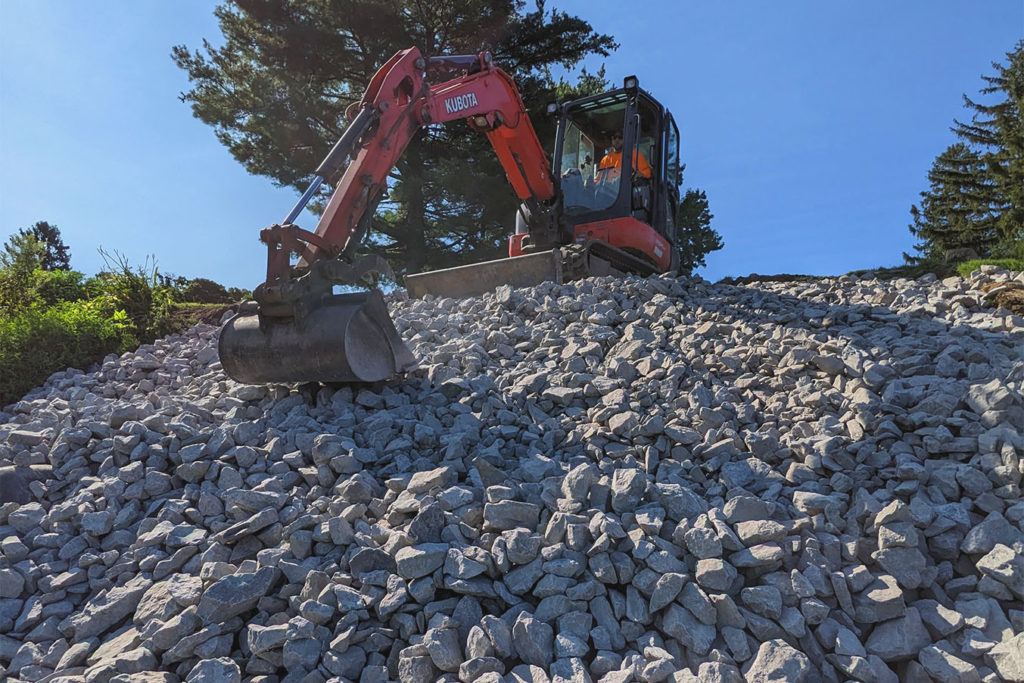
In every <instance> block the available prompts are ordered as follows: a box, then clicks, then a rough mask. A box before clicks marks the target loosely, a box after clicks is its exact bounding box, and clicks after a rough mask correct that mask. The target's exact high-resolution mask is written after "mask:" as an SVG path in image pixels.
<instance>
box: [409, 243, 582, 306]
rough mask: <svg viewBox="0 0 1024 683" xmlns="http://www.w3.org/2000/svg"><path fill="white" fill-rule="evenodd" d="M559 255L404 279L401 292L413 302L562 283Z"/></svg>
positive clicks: (540, 254)
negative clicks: (436, 297) (431, 297)
mask: <svg viewBox="0 0 1024 683" xmlns="http://www.w3.org/2000/svg"><path fill="white" fill-rule="evenodd" d="M562 258H563V257H562V253H561V251H560V250H558V249H553V250H551V251H541V252H537V253H535V254H527V255H526V256H515V257H513V258H501V259H495V260H493V261H484V262H482V263H474V264H470V265H468V266H456V267H455V268H445V269H444V270H431V271H428V272H426V273H419V274H417V275H406V276H405V288H406V290H407V291H408V292H409V296H410V297H412V298H413V299H422V298H423V297H424V296H425V295H427V294H433V295H434V296H438V297H453V298H460V297H468V296H478V295H480V294H483V293H484V292H489V291H491V290H493V289H496V288H497V287H499V286H500V285H510V286H512V287H532V286H534V285H537V284H540V283H541V282H545V281H551V282H558V283H561V282H562V281H563V272H562Z"/></svg>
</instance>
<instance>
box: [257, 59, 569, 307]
mask: <svg viewBox="0 0 1024 683" xmlns="http://www.w3.org/2000/svg"><path fill="white" fill-rule="evenodd" d="M442 68H444V69H460V68H461V69H466V71H467V73H466V74H465V75H463V76H459V77H457V78H453V79H451V80H449V81H446V82H444V83H439V84H437V85H433V86H432V85H430V84H429V82H428V81H427V73H428V72H429V71H431V70H434V69H442ZM349 112H350V114H351V118H350V122H349V125H348V128H347V129H346V131H345V133H344V134H343V135H342V138H341V139H340V140H339V141H338V144H336V145H335V147H334V148H333V149H332V150H331V152H330V154H329V155H328V157H327V159H325V160H324V162H323V163H322V164H321V165H320V167H319V168H318V169H317V173H316V178H315V179H314V182H313V183H312V184H311V185H310V188H309V189H307V191H306V192H305V193H304V194H303V196H302V198H301V199H300V200H299V202H298V203H297V204H296V206H295V207H294V208H293V209H292V211H291V212H290V213H289V214H288V217H287V218H286V220H285V221H284V223H283V224H281V225H275V226H273V227H271V228H268V229H267V230H264V231H263V232H262V233H261V239H262V241H263V242H265V243H266V244H267V246H268V250H269V256H268V262H267V282H266V287H274V286H275V285H276V284H278V283H285V282H287V281H288V279H289V278H290V277H291V266H290V255H291V254H292V253H298V254H300V255H301V256H302V261H303V262H304V263H305V264H306V265H309V264H311V263H313V262H315V261H316V260H318V259H322V258H334V257H337V256H339V255H342V254H350V253H351V252H352V251H353V249H354V247H355V246H357V244H358V243H359V241H360V240H361V239H362V237H363V235H364V234H365V231H366V230H367V228H368V227H369V223H370V220H371V219H372V217H373V213H374V211H375V209H376V207H377V203H378V201H379V200H380V198H381V197H382V196H383V195H384V194H385V193H386V191H387V180H388V175H389V174H390V173H391V170H392V169H393V168H394V167H395V164H396V163H397V162H398V160H399V159H400V158H401V156H402V154H403V153H404V152H405V149H406V147H407V146H408V145H409V142H410V141H411V140H412V139H413V137H414V136H415V134H416V133H417V131H419V129H421V128H423V127H425V126H430V125H434V124H442V123H448V122H450V121H455V120H458V119H462V120H465V121H466V122H467V123H468V124H469V125H470V127H471V128H473V129H474V130H476V131H479V132H481V133H484V134H485V135H486V136H487V139H488V140H489V141H490V143H491V145H492V146H493V148H494V151H495V153H496V154H497V157H498V160H499V161H500V162H501V165H502V167H503V168H504V170H505V174H506V176H507V177H508V180H509V183H510V184H511V186H512V189H513V191H514V192H515V194H516V196H517V197H518V198H519V199H520V200H521V201H523V202H525V203H527V204H528V205H533V204H539V203H540V202H545V201H549V200H551V199H552V198H553V197H554V195H555V187H554V184H553V181H552V179H551V170H550V165H549V163H548V160H547V157H546V155H545V153H544V148H543V147H542V145H541V143H540V140H538V139H537V134H536V132H535V131H534V129H533V124H531V123H530V118H529V116H528V115H527V112H526V108H525V106H524V105H523V100H522V98H521V97H520V95H519V90H518V88H517V87H516V84H515V81H513V79H512V77H511V76H509V75H508V74H507V73H505V72H504V71H502V70H501V69H499V68H498V67H496V66H495V65H494V64H493V62H492V61H491V57H490V54H489V53H486V52H485V53H481V54H479V55H465V56H453V57H437V58H431V59H427V58H424V57H423V56H422V55H421V54H420V51H419V50H418V49H416V48H410V49H408V50H403V51H401V52H399V53H397V54H396V55H395V56H394V57H392V58H391V59H390V60H389V61H388V62H387V63H386V64H385V65H384V66H382V67H381V68H380V69H379V70H378V71H377V73H376V74H375V75H374V77H373V79H372V80H371V81H370V84H369V86H368V87H367V89H366V92H365V94H364V95H363V98H362V100H361V101H360V102H359V103H357V104H356V105H355V106H353V107H352V108H350V110H349ZM346 161H348V163H347V164H346ZM338 174H340V178H339V179H338V180H337V183H336V185H335V190H334V193H333V195H332V196H331V198H330V200H329V202H328V204H327V207H326V208H325V209H324V212H323V214H322V215H321V217H320V222H319V223H318V224H317V227H316V230H315V231H314V232H308V231H305V230H302V229H299V228H297V227H296V226H294V225H293V224H292V221H294V220H295V218H297V217H298V215H299V214H300V213H301V212H302V209H303V208H305V205H306V203H307V202H308V201H309V200H310V199H311V198H312V197H313V196H314V195H315V193H316V191H317V190H318V189H319V187H320V185H321V184H322V183H323V182H324V181H325V180H329V179H331V178H332V176H337V175H338ZM261 293H262V292H261Z"/></svg>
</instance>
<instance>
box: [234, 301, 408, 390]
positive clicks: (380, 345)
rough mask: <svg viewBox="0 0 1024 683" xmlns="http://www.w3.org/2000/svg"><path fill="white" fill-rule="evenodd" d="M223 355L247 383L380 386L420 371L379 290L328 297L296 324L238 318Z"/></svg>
mask: <svg viewBox="0 0 1024 683" xmlns="http://www.w3.org/2000/svg"><path fill="white" fill-rule="evenodd" d="M219 350H220V361H221V365H222V366H223V367H224V371H225V372H226V373H227V374H228V376H229V377H231V379H233V380H235V381H236V382H242V383H243V384H265V383H269V382H281V383H289V384H290V383H301V382H339V383H341V382H380V381H383V380H386V379H390V378H391V377H393V376H394V375H396V374H399V373H402V372H406V371H408V370H411V369H412V368H413V367H415V366H416V359H415V357H414V356H413V355H412V352H411V351H410V350H409V349H408V347H406V345H405V344H404V343H403V342H402V339H401V337H399V336H398V331H397V330H396V329H395V325H394V323H393V322H392V321H391V316H389V315H388V311H387V306H386V305H385V303H384V298H383V296H381V293H380V292H379V291H376V290H374V291H370V292H358V293H352V294H335V295H330V296H327V297H325V298H324V299H323V300H322V301H321V302H320V303H319V304H318V305H317V306H316V307H315V308H314V309H313V310H311V311H310V312H309V313H307V314H306V315H305V316H303V317H302V318H301V319H298V320H296V319H293V318H270V317H267V316H262V317H261V316H260V315H259V314H257V313H255V312H253V313H239V314H238V315H236V316H235V317H233V318H231V319H230V320H228V321H227V322H226V323H225V324H224V326H223V327H222V328H221V332H220V343H219Z"/></svg>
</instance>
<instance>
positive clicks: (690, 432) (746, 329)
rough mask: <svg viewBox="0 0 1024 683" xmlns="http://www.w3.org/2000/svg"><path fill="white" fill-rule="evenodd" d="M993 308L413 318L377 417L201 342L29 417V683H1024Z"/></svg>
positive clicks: (944, 286)
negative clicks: (415, 366)
mask: <svg viewBox="0 0 1024 683" xmlns="http://www.w3.org/2000/svg"><path fill="white" fill-rule="evenodd" d="M1014 281H1015V282H1022V283H1024V274H1018V273H1005V272H1002V271H998V270H995V269H992V268H986V269H985V271H984V272H979V273H976V274H975V275H973V276H972V277H971V278H970V279H966V280H965V279H961V278H950V279H947V280H941V281H937V280H935V279H934V278H922V279H919V280H896V281H889V282H886V281H879V280H874V279H870V278H868V277H851V276H847V277H841V278H832V279H821V280H815V281H799V282H763V283H749V284H746V285H743V286H733V285H726V284H719V285H712V284H709V283H707V282H705V281H702V280H700V279H693V280H686V279H678V280H677V279H673V278H668V277H654V278H649V279H638V278H630V279H624V280H613V279H609V278H597V279H591V280H585V281H581V282H577V283H572V284H569V285H563V286H557V285H553V284H550V283H549V284H544V285H541V286H538V287H536V288H532V289H522V290H520V289H515V290H513V289H510V288H507V287H503V288H501V289H499V290H498V291H497V292H495V293H493V294H489V295H486V296H483V297H480V298H476V299H468V300H464V301H455V300H450V299H441V300H428V301H396V302H393V304H392V313H393V315H394V317H395V320H396V324H397V327H398V329H399V331H400V332H401V333H402V335H403V337H404V338H405V339H406V340H408V341H409V343H410V347H411V348H413V350H414V351H415V352H416V354H417V356H418V357H419V358H420V359H421V360H422V368H421V369H420V370H418V371H416V372H415V373H413V374H412V375H411V376H409V377H408V378H406V379H405V380H404V381H402V382H396V383H392V384H390V385H388V386H383V387H374V388H361V389H352V388H339V389H337V390H335V389H333V388H329V387H310V386H303V387H284V386H272V387H263V386H244V385H239V384H236V383H234V382H232V381H230V380H229V379H228V378H227V377H226V376H225V375H224V373H223V371H222V370H221V367H220V364H219V362H218V359H217V351H216V343H215V342H216V338H217V328H216V327H213V326H204V325H200V326H197V327H195V328H193V329H192V330H190V331H189V332H188V333H186V334H182V335H176V336H171V337H168V338H166V339H162V340H160V341H158V342H157V343H155V344H154V345H151V346H145V347H142V348H140V349H139V350H138V351H137V352H135V353H130V354H125V355H124V356H121V357H109V358H108V359H107V360H106V361H105V362H104V363H103V364H102V367H101V368H99V369H98V370H97V371H96V372H92V373H82V372H80V371H74V370H68V371H67V372H62V373H58V374H56V375H54V376H53V377H51V378H50V379H49V380H48V381H47V383H46V384H45V385H44V386H43V387H41V388H40V389H37V390H35V391H33V392H32V393H31V394H29V395H28V396H26V397H25V399H24V400H22V401H21V402H19V403H17V404H14V405H13V406H9V407H8V408H7V409H6V410H7V412H6V413H0V442H2V443H0V463H3V464H5V465H7V466H8V469H9V470H10V469H11V468H14V472H15V474H11V472H8V474H9V475H10V476H8V478H7V482H8V484H10V483H11V482H16V481H18V480H19V478H20V481H21V482H22V484H21V485H15V486H13V487H9V490H8V493H7V495H11V496H15V497H17V499H18V500H19V501H20V502H13V503H7V504H6V505H3V506H2V507H0V666H2V667H3V670H0V677H4V680H10V681H17V680H21V681H63V682H65V683H71V682H73V681H87V682H89V683H93V682H100V683H107V682H110V683H123V682H127V681H133V682H150V681H153V682H156V681H172V682H173V681H203V682H228V683H230V682H232V681H241V680H251V681H260V682H267V683H270V682H273V681H288V682H291V681H308V682H323V681H361V682H363V683H376V682H383V681H395V680H397V681H402V682H408V683H413V682H420V681H434V680H441V681H456V680H458V681H463V682H464V683H469V682H470V681H483V682H485V683H495V682H497V681H509V682H517V683H519V682H527V681H529V682H541V681H605V682H608V683H626V682H628V681H643V682H646V683H655V682H658V681H677V682H682V681H702V682H710V681H722V682H733V681H749V682H754V681H758V682H760V681H782V680H786V681H807V682H810V681H864V682H871V683H873V682H878V683H887V682H890V681H898V680H899V681H929V680H934V681H982V680H983V681H998V680H1005V681H1024V502H1022V501H1021V478H1022V472H1024V466H1022V454H1024V433H1022V425H1024V402H1022V396H1021V392H1022V382H1024V320H1022V319H1021V318H1020V317H1019V316H1016V315H1014V314H1012V313H1011V312H1009V311H1007V310H1000V309H992V308H987V307H985V305H984V301H983V300H984V296H985V294H984V292H983V291H981V289H980V287H981V286H982V285H986V284H990V283H993V282H1005V283H1012V282H1014Z"/></svg>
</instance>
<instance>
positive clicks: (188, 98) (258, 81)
mask: <svg viewBox="0 0 1024 683" xmlns="http://www.w3.org/2000/svg"><path fill="white" fill-rule="evenodd" d="M215 15H216V17H217V20H218V22H219V25H220V29H221V32H222V33H223V36H224V41H223V45H222V46H220V47H214V46H213V45H212V44H211V43H209V42H204V45H203V49H202V50H201V51H191V50H189V49H187V48H186V47H184V46H178V47H176V48H174V51H173V58H174V60H175V62H176V63H177V65H178V66H179V67H181V68H182V69H183V70H185V71H186V72H187V74H188V77H189V79H190V81H191V89H190V90H188V91H187V92H185V93H184V94H183V95H182V99H183V100H184V101H185V102H188V103H189V104H191V106H192V111H193V113H194V115H195V116H196V117H198V118H199V119H201V120H202V121H204V122H205V123H207V124H209V125H210V126H212V127H213V129H214V131H215V134H216V136H217V138H218V139H219V140H220V141H221V142H222V143H223V144H224V145H225V146H226V147H227V148H228V149H229V150H230V151H231V153H232V154H233V155H234V157H235V158H236V159H238V161H240V162H241V163H242V164H243V165H244V166H245V168H246V169H247V170H249V171H250V172H251V173H255V174H259V175H264V176H268V177H270V178H272V179H273V180H274V181H275V183H277V184H278V185H281V186H290V187H294V188H296V189H299V190H302V189H305V185H306V184H307V182H308V181H309V179H310V178H311V173H312V170H313V169H315V168H316V167H317V165H318V164H319V162H320V160H321V159H322V158H323V157H324V156H325V155H326V153H327V151H328V150H329V149H330V148H331V146H332V145H333V143H334V142H335V141H336V140H337V138H338V137H339V135H340V134H341V131H342V129H343V128H344V125H343V121H344V118H343V114H344V111H345V109H346V107H348V106H349V105H350V104H351V103H352V102H354V101H357V100H358V99H359V97H360V96H361V95H362V92H363V90H364V88H365V87H366V84H367V83H368V82H369V80H370V78H371V77H372V75H373V74H374V72H375V71H376V69H377V68H378V67H379V66H380V65H381V64H383V63H384V62H385V61H387V60H388V59H389V58H390V57H391V56H392V55H393V54H394V53H395V52H397V51H399V50H402V49H405V48H408V47H410V46H412V45H415V46H417V47H419V48H420V50H422V51H423V52H424V54H426V55H427V56H433V55H440V54H467V53H475V52H478V51H480V50H490V51H491V52H492V53H493V55H494V58H495V60H496V62H497V63H498V64H500V65H501V67H502V68H503V69H505V70H506V71H508V72H510V73H511V75H512V76H513V77H514V78H515V79H516V82H517V84H518V86H519V88H520V91H521V92H522V94H523V99H524V101H525V102H526V104H527V107H528V109H529V110H530V115H531V119H532V120H533V121H534V122H535V125H536V126H537V128H538V135H540V137H541V140H542V141H548V140H549V139H550V138H551V132H552V129H551V126H550V124H549V123H545V122H544V119H543V117H542V116H539V114H540V113H541V111H542V110H543V107H544V106H545V105H546V104H547V103H548V102H549V101H551V100H554V99H556V97H557V96H558V90H559V88H560V86H562V85H563V84H560V83H557V82H555V80H554V79H553V78H552V76H551V73H550V68H551V67H553V66H555V65H559V66H561V67H564V68H566V69H572V68H573V67H574V66H575V65H577V64H578V63H579V62H580V60H582V59H583V58H584V57H586V56H588V55H608V54H609V52H610V50H613V49H615V48H616V47H617V45H616V44H615V42H614V40H613V39H612V38H611V36H607V35H603V34H599V33H597V32H595V31H594V30H593V29H592V27H591V26H590V24H588V23H587V22H586V21H584V20H582V19H580V18H578V17H575V16H572V15H570V14H568V13H566V12H562V11H559V10H550V11H549V10H548V9H547V8H546V7H545V3H544V2H543V1H541V2H537V3H536V9H528V8H527V4H526V2H525V1H524V0H448V1H447V2H442V3H424V2H420V1H419V0H341V1H338V2H316V3H310V2H306V1H305V0H226V1H225V2H224V3H223V4H221V5H220V6H218V7H217V9H216V10H215ZM594 78H595V77H594V76H591V75H589V74H588V75H586V76H585V77H584V80H583V81H582V82H581V85H582V86H583V87H588V86H589V85H591V84H592V83H593V79H594ZM588 79H589V80H588ZM319 201H320V202H322V201H323V196H321V197H320V198H319ZM515 209H516V200H515V197H514V196H513V194H512V193H511V192H510V190H509V188H508V183H507V181H506V179H505V176H504V172H503V170H502V169H501V166H500V164H499V163H498V161H497V159H496V158H495V156H494V154H493V153H491V152H490V151H489V149H488V143H487V141H486V138H485V137H484V136H482V135H479V134H477V133H474V132H473V131H471V130H469V128H468V127H467V126H464V125H459V124H452V125H449V126H431V127H429V128H428V129H425V130H423V131H421V132H420V133H419V134H418V135H417V136H416V137H415V139H414V140H413V141H412V143H411V144H410V146H409V148H408V149H407V150H406V153H405V155H404V156H403V158H402V159H401V160H400V161H399V163H398V166H397V167H396V169H395V170H394V171H393V174H392V179H391V183H390V192H389V193H388V196H386V197H383V198H382V201H381V203H380V205H379V207H378V214H377V217H376V219H375V220H374V221H373V225H372V230H371V233H370V235H369V237H368V240H367V241H366V242H365V246H366V248H367V249H369V250H372V251H375V252H377V253H381V254H384V255H386V256H388V257H389V258H391V260H392V261H393V263H394V265H395V266H396V270H397V271H398V272H402V271H403V270H409V271H416V270H419V269H420V268H421V267H422V266H424V265H430V266H431V267H434V268H439V267H444V266H447V265H454V264H455V263H458V262H465V261H471V260H477V259H480V258H487V257H491V256H496V255H498V254H499V253H500V251H501V249H502V241H503V238H504V236H505V235H506V234H507V233H508V232H509V229H510V225H511V223H512V220H513V216H514V212H515Z"/></svg>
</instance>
